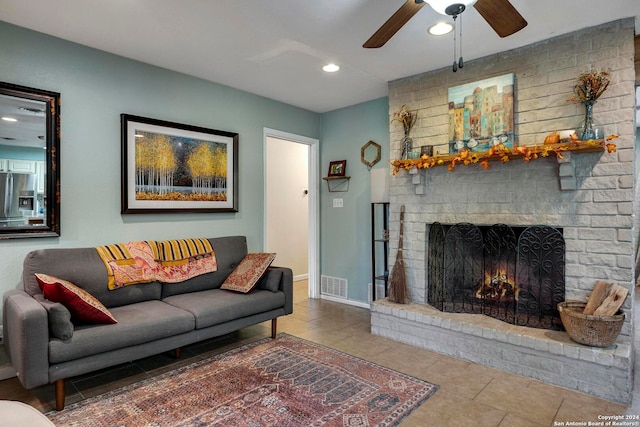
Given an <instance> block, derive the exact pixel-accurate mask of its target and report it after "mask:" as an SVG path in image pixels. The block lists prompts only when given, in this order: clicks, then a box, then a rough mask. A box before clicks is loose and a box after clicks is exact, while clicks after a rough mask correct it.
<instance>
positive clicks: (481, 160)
mask: <svg viewBox="0 0 640 427" xmlns="http://www.w3.org/2000/svg"><path fill="white" fill-rule="evenodd" d="M617 137H618V136H617V135H611V136H609V137H607V138H605V139H597V140H589V141H572V142H561V143H557V144H545V145H535V146H526V147H525V146H521V147H515V148H513V149H508V148H497V149H495V150H489V151H485V152H480V153H474V152H470V151H468V150H466V151H464V152H461V153H455V154H446V155H437V154H436V155H435V156H433V157H429V156H422V157H421V158H419V159H405V160H394V161H392V162H391V165H392V166H393V167H394V169H393V174H394V175H395V174H396V173H398V172H399V171H401V170H403V169H404V170H406V171H408V172H409V174H412V175H417V174H418V171H420V170H425V171H426V170H427V169H430V168H432V167H437V166H448V169H449V171H454V170H455V168H458V167H469V166H471V167H484V168H485V169H487V168H488V167H489V162H497V161H500V162H501V163H507V162H510V161H511V160H518V159H522V160H523V161H525V162H529V161H532V160H535V159H539V158H553V157H552V156H555V158H556V159H557V161H558V165H559V168H558V176H559V178H560V190H562V191H570V190H575V189H576V187H577V182H576V174H575V163H574V162H573V154H582V153H597V152H604V151H605V150H606V151H607V152H609V153H613V152H615V151H616V145H615V144H614V143H612V142H611V141H612V140H613V139H615V138H617ZM413 184H415V185H416V188H415V194H417V195H420V194H423V192H424V189H423V188H422V187H421V185H420V179H419V177H418V176H416V177H415V178H414V180H413Z"/></svg>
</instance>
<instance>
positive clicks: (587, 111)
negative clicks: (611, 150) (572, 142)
mask: <svg viewBox="0 0 640 427" xmlns="http://www.w3.org/2000/svg"><path fill="white" fill-rule="evenodd" d="M595 103H596V101H595V100H589V101H585V102H584V103H583V104H584V119H583V120H582V123H581V124H580V127H579V128H578V129H579V131H578V132H577V133H578V138H580V140H581V141H587V140H589V139H600V138H602V129H601V128H600V126H599V125H598V124H597V123H596V122H595V121H594V119H593V106H594V105H595Z"/></svg>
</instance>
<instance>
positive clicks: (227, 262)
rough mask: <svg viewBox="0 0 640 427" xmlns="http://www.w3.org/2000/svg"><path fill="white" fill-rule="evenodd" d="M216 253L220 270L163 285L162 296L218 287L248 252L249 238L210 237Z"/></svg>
mask: <svg viewBox="0 0 640 427" xmlns="http://www.w3.org/2000/svg"><path fill="white" fill-rule="evenodd" d="M209 242H211V247H213V251H214V252H215V254H216V263H217V265H218V271H215V272H213V273H206V274H203V275H201V276H197V277H194V278H192V279H188V280H185V281H184V282H180V283H165V284H163V285H162V298H166V297H168V296H171V295H179V294H184V293H187V292H196V291H202V290H205V289H216V288H219V287H220V285H222V282H224V279H226V278H227V276H228V275H229V274H231V272H232V271H233V269H234V268H235V267H236V266H237V265H238V264H239V263H240V261H242V258H244V256H245V255H246V254H247V238H246V237H244V236H228V237H216V238H212V239H209Z"/></svg>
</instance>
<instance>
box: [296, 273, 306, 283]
mask: <svg viewBox="0 0 640 427" xmlns="http://www.w3.org/2000/svg"><path fill="white" fill-rule="evenodd" d="M307 279H309V275H308V274H299V275H297V276H293V281H294V282H299V281H301V280H307Z"/></svg>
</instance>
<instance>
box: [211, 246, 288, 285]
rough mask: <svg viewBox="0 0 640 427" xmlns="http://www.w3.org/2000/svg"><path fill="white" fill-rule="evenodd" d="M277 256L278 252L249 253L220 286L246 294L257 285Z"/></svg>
mask: <svg viewBox="0 0 640 427" xmlns="http://www.w3.org/2000/svg"><path fill="white" fill-rule="evenodd" d="M275 257H276V254H269V253H251V254H247V255H246V256H245V257H244V258H242V261H240V264H238V266H237V267H236V268H235V269H234V270H233V271H232V272H231V274H230V275H229V277H227V279H226V280H225V281H224V283H223V284H222V286H220V289H227V290H229V291H236V292H242V293H244V294H246V293H247V292H249V291H251V290H252V289H253V288H254V287H255V286H256V284H257V283H258V280H260V278H261V277H262V275H263V274H264V272H265V271H267V268H269V266H270V265H271V263H272V262H273V260H274V259H275Z"/></svg>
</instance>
